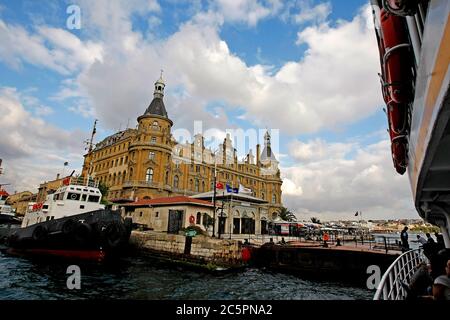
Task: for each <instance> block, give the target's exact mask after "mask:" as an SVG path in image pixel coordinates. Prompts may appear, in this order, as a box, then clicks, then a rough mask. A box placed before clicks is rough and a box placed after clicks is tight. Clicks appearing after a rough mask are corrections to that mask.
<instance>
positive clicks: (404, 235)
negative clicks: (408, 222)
mask: <svg viewBox="0 0 450 320" xmlns="http://www.w3.org/2000/svg"><path fill="white" fill-rule="evenodd" d="M407 231H408V227H406V226H405V227H404V228H403V230H402V232H401V233H400V240H401V241H402V252H406V251H408V250H409V242H408V232H407Z"/></svg>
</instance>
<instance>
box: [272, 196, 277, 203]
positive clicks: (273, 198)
mask: <svg viewBox="0 0 450 320" xmlns="http://www.w3.org/2000/svg"><path fill="white" fill-rule="evenodd" d="M276 202H277V195H276V194H273V195H272V203H276Z"/></svg>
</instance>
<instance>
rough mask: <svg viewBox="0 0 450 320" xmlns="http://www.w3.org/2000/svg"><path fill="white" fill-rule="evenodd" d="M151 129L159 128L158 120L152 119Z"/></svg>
mask: <svg viewBox="0 0 450 320" xmlns="http://www.w3.org/2000/svg"><path fill="white" fill-rule="evenodd" d="M152 129H153V130H159V124H158V121H153V124H152Z"/></svg>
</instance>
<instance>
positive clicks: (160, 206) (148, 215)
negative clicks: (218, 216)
mask: <svg viewBox="0 0 450 320" xmlns="http://www.w3.org/2000/svg"><path fill="white" fill-rule="evenodd" d="M121 207H122V208H123V209H124V216H127V217H132V220H133V223H134V224H137V225H141V226H144V227H145V228H147V229H150V230H153V231H159V232H167V233H173V234H177V233H178V232H179V231H180V230H182V229H184V228H186V227H188V226H197V227H199V228H201V229H202V230H204V231H208V230H211V228H210V226H211V225H212V217H213V212H214V209H213V208H214V207H213V204H212V203H211V202H208V201H203V200H199V199H193V198H190V197H187V196H175V197H164V198H155V199H145V200H139V201H136V202H133V203H128V204H123V205H121Z"/></svg>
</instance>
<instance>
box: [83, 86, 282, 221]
mask: <svg viewBox="0 0 450 320" xmlns="http://www.w3.org/2000/svg"><path fill="white" fill-rule="evenodd" d="M164 88H165V83H164V81H163V79H162V78H160V79H158V80H157V81H156V83H155V90H154V97H153V100H152V101H151V103H150V105H149V106H148V108H147V109H146V110H145V112H144V114H142V115H141V116H139V117H138V118H137V122H138V124H137V126H136V128H135V129H126V130H123V131H120V132H117V133H115V134H113V135H111V136H109V137H107V138H105V139H104V140H103V141H101V142H99V143H97V144H96V145H95V148H93V149H92V150H91V151H89V152H88V153H87V154H86V155H85V156H84V164H83V172H82V175H83V176H87V175H89V176H90V177H92V178H94V179H95V180H96V181H98V182H100V183H103V184H105V185H106V186H108V190H109V191H108V195H107V198H108V200H110V201H115V200H116V201H119V200H124V199H129V200H132V201H136V200H140V199H154V198H160V197H170V196H177V195H187V196H191V195H195V194H199V193H202V192H207V191H211V190H213V186H214V172H215V168H216V172H217V174H216V182H220V183H222V184H223V185H224V186H225V185H226V184H228V185H230V186H233V187H237V186H239V185H242V186H244V187H246V188H248V189H251V192H252V195H253V196H255V197H257V198H261V199H263V200H265V201H267V211H268V214H269V215H273V216H275V215H276V213H277V212H278V210H279V209H280V207H281V185H282V180H281V178H280V170H279V169H278V161H277V159H276V158H275V155H274V154H273V152H272V148H271V137H270V134H269V132H266V135H265V137H264V140H265V141H264V147H263V151H262V152H261V150H260V145H259V144H258V145H257V146H256V159H255V157H254V156H253V155H252V152H251V150H250V151H249V153H248V154H247V156H246V158H245V160H244V161H238V159H237V151H236V149H234V148H233V145H232V141H231V138H230V136H229V135H227V137H226V138H225V139H224V141H223V143H222V144H220V146H219V149H218V150H217V151H216V152H213V151H212V150H210V149H208V148H206V147H205V144H204V138H203V137H202V136H201V135H196V136H195V137H194V141H191V142H184V143H178V142H177V141H176V140H175V139H174V137H173V136H172V133H171V129H172V125H173V122H172V120H171V119H170V118H169V117H168V114H167V111H166V108H165V105H164V101H163V97H164Z"/></svg>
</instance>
